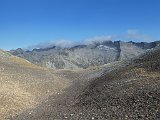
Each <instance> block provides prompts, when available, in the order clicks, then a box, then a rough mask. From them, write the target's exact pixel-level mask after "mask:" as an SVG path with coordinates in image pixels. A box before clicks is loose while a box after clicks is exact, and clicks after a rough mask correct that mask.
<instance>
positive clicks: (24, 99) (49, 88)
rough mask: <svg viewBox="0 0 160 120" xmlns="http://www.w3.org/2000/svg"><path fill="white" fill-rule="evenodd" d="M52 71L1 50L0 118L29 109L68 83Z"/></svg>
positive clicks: (59, 90)
mask: <svg viewBox="0 0 160 120" xmlns="http://www.w3.org/2000/svg"><path fill="white" fill-rule="evenodd" d="M53 73H54V71H52V70H48V69H44V68H41V67H38V66H36V65H33V64H32V63H30V62H28V61H26V60H24V59H22V58H18V57H15V56H12V55H10V54H9V53H8V52H5V51H2V50H0V86H1V87H0V119H1V120H3V119H5V118H8V117H10V116H15V115H16V114H19V113H20V112H22V111H23V110H25V109H27V108H32V107H34V106H35V105H37V104H38V103H40V102H41V101H42V100H44V99H46V98H47V97H48V96H49V95H51V94H57V93H59V92H61V91H62V90H63V88H65V87H67V86H68V85H69V83H68V82H67V80H64V79H62V78H60V77H56V76H55V75H54V74H53Z"/></svg>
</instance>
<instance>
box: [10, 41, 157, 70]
mask: <svg viewBox="0 0 160 120" xmlns="http://www.w3.org/2000/svg"><path fill="white" fill-rule="evenodd" d="M159 43H160V42H159V41H156V42H151V43H146V42H140V43H136V42H132V41H131V42H122V41H115V42H112V41H104V42H93V43H90V44H88V45H76V46H73V47H68V48H60V47H57V46H52V47H49V48H43V49H42V48H40V49H33V50H32V51H24V50H23V49H21V48H18V49H16V50H11V51H10V53H12V54H13V55H16V56H19V57H22V58H25V59H27V60H28V61H30V62H32V63H34V64H37V65H40V66H44V67H48V68H57V69H77V68H88V67H89V66H97V65H103V64H107V63H109V62H113V61H119V60H125V59H131V58H133V57H135V56H138V55H140V54H143V53H145V52H146V51H147V50H149V49H152V48H154V47H156V46H157V45H158V44H159Z"/></svg>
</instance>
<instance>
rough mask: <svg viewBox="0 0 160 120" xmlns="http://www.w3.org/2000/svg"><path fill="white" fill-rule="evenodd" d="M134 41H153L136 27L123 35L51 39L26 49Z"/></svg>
mask: <svg viewBox="0 0 160 120" xmlns="http://www.w3.org/2000/svg"><path fill="white" fill-rule="evenodd" d="M110 40H111V41H117V40H121V41H136V42H150V41H153V39H152V38H150V37H149V36H147V35H144V34H141V33H140V32H139V30H137V29H129V30H127V31H126V33H125V34H123V35H116V34H115V35H103V36H95V37H92V38H88V39H86V40H83V41H71V40H53V41H49V42H44V43H39V44H37V45H33V46H29V47H27V49H29V50H32V49H34V48H49V47H53V46H57V47H61V48H67V47H73V46H75V45H83V44H92V43H94V42H103V41H110Z"/></svg>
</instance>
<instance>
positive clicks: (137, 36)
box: [124, 29, 152, 42]
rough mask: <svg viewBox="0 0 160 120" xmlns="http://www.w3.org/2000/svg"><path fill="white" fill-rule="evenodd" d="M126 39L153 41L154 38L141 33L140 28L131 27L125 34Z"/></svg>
mask: <svg viewBox="0 0 160 120" xmlns="http://www.w3.org/2000/svg"><path fill="white" fill-rule="evenodd" d="M124 39H126V40H127V41H130V40H133V41H139V42H150V41H152V38H151V37H149V36H147V35H144V34H141V33H140V32H139V31H138V30H135V29H129V30H128V31H127V34H126V35H125V36H124Z"/></svg>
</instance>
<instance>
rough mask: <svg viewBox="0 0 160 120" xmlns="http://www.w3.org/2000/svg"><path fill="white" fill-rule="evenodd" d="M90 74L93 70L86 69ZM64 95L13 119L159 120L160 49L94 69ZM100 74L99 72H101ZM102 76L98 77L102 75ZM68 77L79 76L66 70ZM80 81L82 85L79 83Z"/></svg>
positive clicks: (50, 99) (49, 99) (57, 96)
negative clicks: (97, 74)
mask: <svg viewBox="0 0 160 120" xmlns="http://www.w3.org/2000/svg"><path fill="white" fill-rule="evenodd" d="M84 71H85V72H83V73H87V71H90V69H86V70H84ZM92 71H93V72H89V73H87V75H84V74H82V75H83V76H79V77H78V79H77V81H75V82H74V84H72V85H70V86H69V87H68V88H67V89H65V91H64V92H63V93H62V94H59V95H52V96H50V97H49V98H48V99H47V100H46V102H43V103H42V104H39V105H38V106H37V107H35V108H32V109H28V110H27V111H25V112H23V113H21V114H19V115H17V116H16V117H14V118H12V119H13V120H15V119H16V120H22V119H25V120H52V119H53V120H54V119H68V120H84V119H87V120H91V119H92V120H94V119H95V120H106V119H108V120H116V119H121V120H159V119H160V87H159V86H160V48H159V47H157V48H156V49H154V50H151V51H149V52H147V53H146V54H143V55H141V56H140V57H139V58H136V59H133V60H130V61H125V62H114V63H110V64H108V65H105V66H102V67H99V68H97V67H95V68H92ZM98 71H99V72H98ZM100 71H101V75H100V76H95V77H93V78H92V77H89V78H90V79H85V80H84V79H83V78H87V77H86V76H92V75H93V76H94V75H95V74H96V73H100ZM64 75H65V77H66V78H71V76H72V75H75V76H72V77H73V78H74V79H75V80H76V76H78V75H76V74H71V73H68V72H65V71H64ZM78 81H79V82H78Z"/></svg>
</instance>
